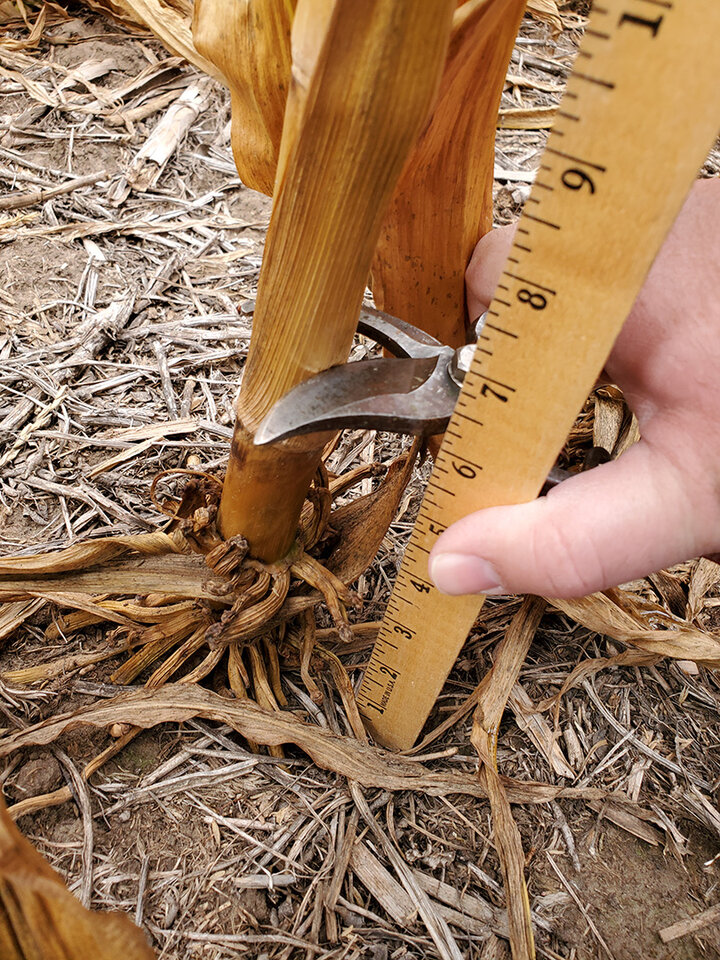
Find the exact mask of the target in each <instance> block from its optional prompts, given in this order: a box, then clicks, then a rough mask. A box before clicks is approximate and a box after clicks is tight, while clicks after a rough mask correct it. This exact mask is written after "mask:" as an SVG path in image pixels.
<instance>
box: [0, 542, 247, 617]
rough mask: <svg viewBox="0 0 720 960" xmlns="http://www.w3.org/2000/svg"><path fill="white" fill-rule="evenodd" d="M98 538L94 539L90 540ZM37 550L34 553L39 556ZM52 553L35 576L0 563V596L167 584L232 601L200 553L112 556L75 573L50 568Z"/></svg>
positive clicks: (186, 593)
mask: <svg viewBox="0 0 720 960" xmlns="http://www.w3.org/2000/svg"><path fill="white" fill-rule="evenodd" d="M163 536H164V534H163ZM101 542H102V541H94V543H96V544H97V543H101ZM42 556H43V555H40V557H41V558H42ZM58 556H60V554H58V553H50V554H47V555H45V557H46V563H47V568H48V575H47V576H41V575H40V572H39V571H38V572H37V573H36V574H35V575H34V576H32V575H28V576H23V577H22V579H19V577H18V574H17V573H7V571H5V570H3V569H0V599H8V598H9V597H13V598H16V599H30V598H32V597H33V596H45V595H49V594H52V593H55V592H56V591H57V590H62V591H65V592H68V593H81V594H84V595H85V596H86V597H87V599H88V600H90V599H92V597H93V596H95V597H97V596H98V595H101V594H115V595H123V594H124V595H128V594H129V595H135V594H140V595H143V596H147V595H148V594H152V593H167V592H168V589H171V590H172V594H173V596H176V597H190V598H197V599H204V600H215V601H217V602H221V603H223V602H226V603H232V602H233V599H234V592H233V591H232V590H231V588H230V586H229V582H228V581H227V580H226V579H224V578H223V577H221V576H219V575H217V574H214V573H213V572H212V571H210V570H209V569H208V566H207V564H206V563H205V561H204V560H203V558H202V557H200V556H188V555H186V554H169V555H168V556H158V557H153V556H150V557H148V556H137V557H132V558H130V559H127V560H112V561H109V562H107V563H105V564H104V565H103V566H98V568H97V569H92V567H91V569H89V570H82V569H81V570H80V572H79V573H74V572H73V569H74V568H72V567H71V568H70V569H69V571H68V572H64V571H63V570H62V569H60V570H57V571H56V570H55V569H54V568H53V566H52V565H53V563H54V562H55V561H54V558H55V557H58ZM91 556H95V555H91ZM24 559H35V558H24ZM3 562H4V563H9V561H3ZM110 609H112V607H110ZM102 619H108V618H106V617H103V618H102Z"/></svg>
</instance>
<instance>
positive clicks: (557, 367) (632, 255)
mask: <svg viewBox="0 0 720 960" xmlns="http://www.w3.org/2000/svg"><path fill="white" fill-rule="evenodd" d="M599 34H604V35H605V34H606V35H607V38H606V37H605V36H599ZM583 53H584V54H585V56H583ZM588 53H589V54H590V55H591V56H590V58H588V56H587V54H588ZM718 62H720V2H718V0H693V2H692V3H684V4H674V5H673V4H672V3H671V2H669V0H602V5H601V6H597V5H594V6H593V8H592V10H591V13H590V22H589V32H587V34H586V36H585V38H583V41H582V48H581V58H580V60H579V63H580V65H581V66H580V69H573V70H572V71H571V74H570V77H569V80H568V83H569V85H570V89H569V90H566V91H565V94H564V98H563V102H564V101H565V100H567V101H568V102H571V103H572V107H571V108H570V110H568V112H572V113H573V114H574V115H576V116H578V117H579V118H580V119H579V120H578V121H573V122H567V123H566V124H564V127H563V130H562V131H557V130H553V131H551V133H550V137H549V141H548V144H547V146H546V148H545V152H544V154H543V157H542V159H541V162H540V170H542V171H543V175H542V184H538V183H537V182H536V183H535V184H534V185H533V187H532V189H531V197H533V198H534V199H533V203H532V205H531V204H527V205H526V209H525V211H524V213H523V216H522V218H521V220H520V223H519V225H518V228H517V233H516V237H515V240H514V241H513V249H514V250H517V251H522V266H518V267H517V270H516V271H513V270H512V267H510V266H506V267H505V271H506V274H505V275H506V276H508V275H509V273H510V271H512V272H513V273H515V276H513V277H512V279H514V280H516V282H518V283H527V284H528V287H529V288H531V289H533V290H535V291H540V290H543V289H544V290H545V293H546V294H547V297H542V299H535V300H534V301H532V302H529V300H528V299H527V298H524V299H523V300H522V301H521V300H516V301H515V302H512V303H510V302H509V301H510V300H512V297H506V298H505V300H504V301H501V300H498V299H497V298H495V299H494V300H493V302H492V304H491V305H490V308H489V311H488V313H489V318H490V319H489V322H487V323H486V324H485V328H484V330H483V333H484V334H487V335H488V336H489V337H490V344H487V345H488V346H489V348H490V350H492V356H488V355H486V354H481V353H480V351H477V352H476V353H475V357H474V358H473V362H472V364H471V368H470V372H469V373H468V375H467V376H466V378H465V384H464V385H463V388H462V391H461V394H460V398H459V400H458V404H457V406H456V408H455V412H454V414H453V416H452V419H451V421H450V425H449V428H448V435H447V437H446V441H445V442H444V443H443V445H442V446H441V448H440V451H439V454H438V456H437V459H436V470H434V471H433V475H432V476H431V478H430V481H429V483H428V486H427V489H426V493H425V496H424V498H423V501H422V504H421V506H420V509H419V512H418V520H417V521H416V526H415V529H414V531H413V533H412V536H411V539H410V544H409V547H408V550H407V551H406V555H405V558H404V559H403V562H402V566H401V569H400V571H399V572H398V574H397V578H396V582H395V587H394V590H393V593H392V596H391V597H390V599H389V601H388V604H387V610H388V612H387V613H386V615H385V618H384V620H383V623H382V625H381V627H380V630H379V633H378V639H377V642H376V644H375V648H374V650H373V653H372V655H371V657H370V661H369V664H368V667H367V669H368V671H370V672H369V674H368V675H367V677H366V680H364V681H363V682H362V683H361V685H360V689H359V692H358V698H357V699H358V707H359V710H360V712H361V714H362V716H363V717H364V718H365V719H366V722H367V725H368V729H369V730H370V732H371V734H372V735H373V737H374V738H375V740H376V741H377V742H379V743H381V744H383V745H385V746H387V747H390V748H393V749H400V750H403V749H407V748H409V747H411V746H412V745H413V743H414V742H415V740H416V738H417V736H418V734H419V733H420V731H421V729H422V727H423V726H424V724H425V721H426V720H427V717H428V716H429V714H430V711H431V710H432V707H433V705H434V703H435V700H436V698H437V696H438V695H439V693H440V691H441V690H442V687H443V685H444V683H445V681H446V679H447V676H448V674H449V672H450V670H451V669H452V666H453V664H454V662H455V660H456V658H457V655H458V654H459V652H460V649H461V647H462V645H463V643H464V642H465V639H466V637H467V634H468V633H469V631H470V630H471V629H472V626H473V623H474V621H475V619H476V618H477V615H478V613H479V612H480V609H481V606H482V599H483V598H482V597H479V596H470V597H467V596H464V597H463V596H461V597H451V596H447V595H445V594H441V593H440V592H439V591H438V590H437V589H436V588H435V587H434V586H433V585H432V583H431V581H430V579H429V574H428V570H427V551H429V550H430V549H432V546H433V544H434V543H435V541H436V539H437V537H438V536H439V535H440V534H441V533H442V532H443V531H444V530H445V529H446V528H447V527H448V526H450V525H451V524H452V523H454V522H456V521H457V520H459V519H461V517H463V516H465V515H467V514H468V513H471V512H472V511H474V510H479V509H482V508H484V507H491V506H495V505H499V504H507V503H520V502H527V501H528V500H530V499H532V498H533V497H534V496H536V495H537V493H538V491H539V490H540V487H541V486H542V483H543V481H544V479H545V477H546V476H547V473H548V470H549V469H550V467H551V466H552V464H553V462H554V460H555V458H556V455H557V452H558V451H559V450H560V449H561V447H562V445H563V443H564V441H565V439H566V437H567V435H568V432H569V430H570V428H571V426H572V423H573V421H574V419H575V417H576V415H577V413H578V411H579V410H580V408H581V407H582V404H583V402H584V401H585V398H586V397H587V395H588V393H589V392H590V390H591V389H592V386H593V384H594V382H595V377H596V375H597V373H598V372H599V371H600V369H601V368H602V366H603V364H604V362H605V359H606V358H607V355H608V353H609V352H610V349H611V347H612V344H613V342H614V339H615V337H616V335H617V333H618V332H619V330H620V328H621V326H622V324H623V321H624V320H625V317H626V316H627V314H628V312H629V311H630V309H631V307H632V304H633V302H634V300H635V298H636V296H637V293H638V291H639V290H640V288H641V286H642V284H643V282H644V279H645V277H646V275H647V272H648V270H649V268H650V266H651V265H652V261H653V260H654V258H655V255H656V253H657V251H658V250H659V248H660V246H661V245H662V242H663V240H664V238H665V236H666V234H667V232H668V230H669V229H670V227H671V226H672V223H673V221H674V219H675V216H676V215H677V212H678V211H679V209H680V207H681V205H682V203H683V200H684V198H685V195H686V193H687V191H688V190H689V188H690V186H691V184H692V181H693V179H694V178H695V176H696V175H697V172H698V170H699V169H700V167H701V166H702V163H703V161H704V159H705V157H706V156H707V153H708V150H709V149H710V147H711V146H712V144H713V142H714V140H715V137H716V134H717V125H718V115H720V86H719V85H718V83H717V77H716V64H717V63H718ZM588 63H591V64H592V66H591V68H590V71H591V72H589V73H586V72H584V71H585V69H586V64H588ZM688 63H692V64H693V69H692V70H690V71H689V70H688V69H687V64H688ZM678 77H682V80H683V82H682V83H679V82H678ZM562 109H563V107H562V104H561V110H562ZM561 115H562V114H561ZM559 133H560V134H563V136H562V138H561V137H560V136H558V134H559ZM678 144H682V151H683V152H682V153H681V152H680V150H679V148H678ZM585 158H588V159H585ZM645 170H652V188H651V189H650V188H648V187H646V185H645V184H644V183H643V181H642V180H641V174H640V171H645ZM547 187H553V188H554V189H552V190H550V189H547ZM528 208H531V209H532V213H531V212H528ZM540 227H545V228H546V229H542V230H541V229H540ZM524 238H526V239H525V242H523V239H524ZM599 249H601V250H602V254H603V256H602V270H603V276H608V277H612V278H613V282H612V284H610V285H609V284H607V283H598V277H597V269H598V255H597V254H598V250H599ZM519 256H521V254H516V255H515V257H514V258H513V260H512V261H511V262H513V263H517V262H518V257H519ZM518 276H519V278H520V279H518ZM533 276H536V277H540V278H542V287H541V286H538V285H536V284H533V283H532V282H531V281H529V280H523V279H522V278H523V277H533ZM511 286H512V285H511ZM551 291H552V293H551ZM542 300H544V301H545V302H544V303H543V302H542ZM483 342H484V343H486V341H483ZM510 384H512V386H510ZM493 387H495V388H497V389H496V390H495V389H493ZM540 428H542V429H540ZM534 429H535V430H536V437H540V439H536V441H535V442H533V443H532V444H531V445H528V444H526V443H522V442H521V443H518V442H517V438H518V436H520V437H522V436H523V435H526V434H527V433H528V431H532V430H534ZM461 457H462V458H465V459H466V460H467V462H468V465H469V467H471V468H472V469H473V472H475V475H474V476H473V477H472V478H470V477H469V475H468V474H469V470H466V471H465V475H463V474H462V473H460V472H459V471H458V470H457V468H455V469H454V468H453V466H452V464H453V460H455V461H456V462H457V464H461V463H464V462H465V461H464V460H461ZM480 464H482V467H481V469H478V467H479V466H480ZM440 471H444V472H440ZM438 476H441V477H442V487H440V486H439V485H438V483H437V478H438ZM414 584H415V585H414ZM371 668H372V669H371ZM378 680H380V681H382V684H384V685H383V686H381V685H378V683H377V682H376V681H378Z"/></svg>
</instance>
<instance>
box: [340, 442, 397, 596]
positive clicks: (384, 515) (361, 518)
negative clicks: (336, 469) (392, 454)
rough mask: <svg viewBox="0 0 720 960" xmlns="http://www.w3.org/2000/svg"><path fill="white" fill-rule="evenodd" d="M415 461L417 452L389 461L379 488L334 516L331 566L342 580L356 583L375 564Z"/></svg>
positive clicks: (354, 501)
mask: <svg viewBox="0 0 720 960" xmlns="http://www.w3.org/2000/svg"><path fill="white" fill-rule="evenodd" d="M414 463H415V453H414V451H413V452H412V453H408V454H405V455H404V456H402V457H398V459H397V460H394V461H393V462H392V463H391V464H390V467H389V469H388V472H387V476H386V477H385V479H384V480H383V482H382V484H381V485H380V486H379V487H378V489H377V490H374V491H373V492H372V493H369V494H367V495H366V496H364V497H358V499H357V500H353V501H352V502H351V503H349V504H347V505H346V506H343V507H340V508H339V509H337V510H336V511H335V512H334V513H333V514H332V515H331V524H332V528H333V531H334V532H335V533H336V534H337V535H338V537H339V543H338V546H337V547H336V548H335V550H334V551H333V553H332V554H331V556H330V560H329V563H328V566H329V569H330V570H331V571H332V572H333V573H334V574H335V575H336V576H337V577H338V578H339V579H340V580H342V582H343V583H346V584H349V583H353V582H354V581H355V580H357V578H358V577H359V576H360V574H362V573H364V572H365V570H367V568H368V567H369V566H370V564H371V563H372V561H373V558H374V557H375V555H376V553H377V552H378V549H379V547H380V544H381V543H382V539H383V537H384V536H385V534H386V533H387V529H388V527H389V526H390V523H391V521H392V518H393V517H394V516H395V514H396V512H397V509H398V506H399V505H400V500H401V499H402V495H403V493H404V491H405V488H406V487H407V485H408V482H409V481H410V477H411V476H412V470H413V465H414Z"/></svg>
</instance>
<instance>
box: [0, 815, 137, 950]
mask: <svg viewBox="0 0 720 960" xmlns="http://www.w3.org/2000/svg"><path fill="white" fill-rule="evenodd" d="M154 956H155V954H154V952H153V951H152V950H151V949H150V947H149V946H148V945H147V943H146V941H145V937H144V935H143V933H142V931H141V930H139V929H138V928H137V927H136V926H134V924H132V923H131V921H130V919H129V918H128V917H126V916H125V915H124V914H121V913H97V912H91V911H90V910H86V909H85V907H83V906H82V905H81V904H80V902H79V901H78V900H77V899H76V898H75V897H74V896H73V895H72V894H71V893H70V891H69V890H68V889H67V887H66V886H65V884H64V883H63V881H62V879H61V878H60V876H59V875H58V874H57V873H55V871H54V870H53V869H52V868H51V867H50V865H49V864H48V863H46V861H45V860H43V858H42V857H41V856H40V854H39V853H38V852H37V850H35V848H34V847H33V846H32V845H31V844H30V843H28V841H27V840H26V839H25V838H24V837H23V836H22V834H21V833H20V832H19V830H18V829H17V827H16V826H15V824H14V823H13V821H12V820H11V818H10V816H9V814H8V811H7V808H6V806H5V803H4V801H3V799H2V797H0V957H2V960H67V958H68V957H73V958H75V960H126V958H127V957H132V958H133V960H151V958H153V957H154Z"/></svg>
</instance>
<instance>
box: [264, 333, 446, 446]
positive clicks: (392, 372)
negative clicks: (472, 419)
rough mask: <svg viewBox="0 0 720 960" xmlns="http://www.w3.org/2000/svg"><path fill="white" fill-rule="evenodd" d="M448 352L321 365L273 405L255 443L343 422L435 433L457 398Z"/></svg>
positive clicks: (338, 427)
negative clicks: (419, 356)
mask: <svg viewBox="0 0 720 960" xmlns="http://www.w3.org/2000/svg"><path fill="white" fill-rule="evenodd" d="M452 353H453V351H452V350H451V349H450V348H445V349H444V350H441V351H440V352H439V353H438V355H436V356H433V357H423V358H419V359H410V358H408V359H394V360H391V359H385V358H382V359H376V360H359V361H357V362H355V363H348V364H343V365H341V366H337V367H332V368H331V369H330V370H325V371H323V372H322V373H319V374H317V375H316V376H314V377H311V378H310V379H309V380H306V381H305V382H304V383H301V384H299V385H298V386H297V387H294V388H293V389H292V390H290V391H289V393H286V394H285V396H284V397H282V398H281V399H280V400H279V401H278V402H277V403H276V404H275V406H274V407H273V409H272V410H271V411H270V413H269V414H268V415H267V416H266V417H265V419H264V420H263V421H262V423H261V424H260V426H259V427H258V429H257V431H256V433H255V443H256V444H258V445H262V444H266V443H272V442H274V441H277V440H285V439H287V438H288V437H294V436H298V435H300V434H304V433H315V432H319V431H322V430H341V429H344V428H347V427H354V428H364V429H373V430H387V431H390V432H394V433H412V434H428V435H430V434H433V433H439V432H440V431H442V430H443V429H444V428H445V427H446V426H447V422H448V420H449V419H450V416H451V415H452V412H453V409H454V407H455V402H456V400H457V393H458V391H457V387H455V385H454V384H453V383H452V381H451V380H450V377H449V376H448V374H447V363H448V358H449V356H450V355H452ZM446 354H447V355H446Z"/></svg>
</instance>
